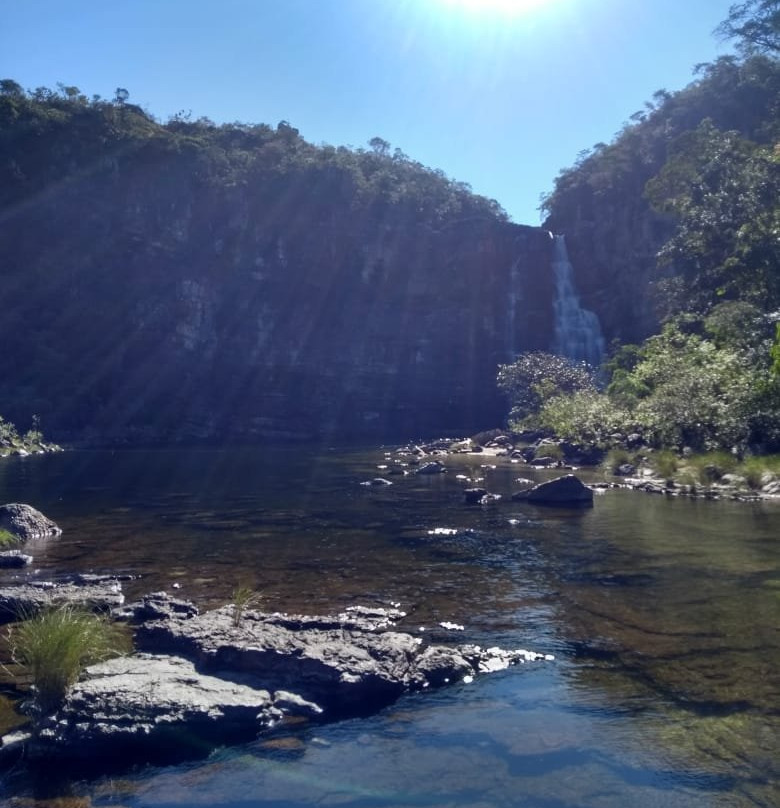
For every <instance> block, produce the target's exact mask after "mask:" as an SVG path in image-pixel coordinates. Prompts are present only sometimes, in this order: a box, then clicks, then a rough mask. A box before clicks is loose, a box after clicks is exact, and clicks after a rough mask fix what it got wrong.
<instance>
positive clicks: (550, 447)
mask: <svg viewBox="0 0 780 808" xmlns="http://www.w3.org/2000/svg"><path fill="white" fill-rule="evenodd" d="M534 457H552V458H553V459H554V460H563V449H561V447H560V446H559V445H558V444H557V443H541V444H539V446H537V448H536V451H535V452H534Z"/></svg>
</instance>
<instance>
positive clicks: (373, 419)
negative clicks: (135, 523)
mask: <svg viewBox="0 0 780 808" xmlns="http://www.w3.org/2000/svg"><path fill="white" fill-rule="evenodd" d="M9 99H10V100H9ZM3 100H4V101H5V102H6V106H8V105H9V104H10V105H11V108H12V111H13V112H14V114H15V115H16V117H15V118H12V119H11V122H10V123H9V121H8V119H6V120H5V122H3V121H2V113H3V108H2V104H0V123H4V126H5V130H2V129H0V135H2V137H1V138H0V163H2V165H3V170H4V171H5V175H7V176H5V175H4V176H5V179H6V180H7V184H6V186H5V188H4V189H3V190H2V192H0V216H2V219H0V221H2V229H3V238H2V239H0V262H1V263H2V267H3V272H2V275H1V276H0V294H1V295H2V299H3V303H4V317H3V318H2V320H1V321H0V342H2V345H3V353H4V360H5V368H4V372H3V374H2V378H1V379H0V400H2V401H3V407H4V410H3V414H4V415H6V416H7V417H9V418H11V419H12V420H13V419H14V418H15V419H17V420H18V421H20V422H21V421H26V420H28V419H29V416H30V413H37V414H38V415H40V417H41V420H42V422H43V424H44V426H45V428H46V430H47V432H48V433H50V434H52V435H54V436H56V437H58V438H61V439H69V438H78V439H85V438H87V439H88V438H90V437H93V438H95V439H99V440H106V441H124V440H166V441H168V440H190V439H194V438H205V439H208V438H215V439H216V438H222V439H224V438H239V439H251V438H261V437H262V438H268V437H277V438H305V439H311V438H328V437H340V438H344V437H360V436H371V437H380V436H393V435H409V434H424V433H429V432H431V431H439V430H452V431H459V430H464V431H468V430H476V429H479V428H483V427H489V426H493V425H495V424H496V423H498V422H499V421H500V420H501V419H502V417H503V415H504V404H503V402H502V401H501V399H500V398H499V396H498V393H497V392H496V390H495V374H496V368H497V365H498V364H499V363H502V362H506V361H509V360H510V359H511V357H512V355H513V353H516V352H519V351H521V350H533V349H547V348H549V346H550V342H551V327H552V326H551V320H552V314H551V311H552V308H551V298H552V279H551V275H550V255H551V243H550V239H549V236H548V234H547V233H546V232H545V231H543V230H541V229H539V228H531V227H524V226H519V225H514V224H511V223H509V222H508V221H507V220H506V217H505V216H503V214H501V212H500V209H498V208H497V206H496V209H495V210H494V209H493V208H492V207H491V203H489V201H487V200H481V198H478V197H474V196H473V195H471V194H469V193H468V192H467V191H465V190H464V189H463V188H462V187H461V186H458V185H457V184H456V183H452V182H450V181H449V180H446V178H442V177H441V176H439V175H437V174H436V172H430V171H428V170H427V169H423V168H422V167H420V166H418V165H417V164H412V163H411V162H410V161H408V160H406V159H405V158H390V157H387V156H383V155H375V154H370V153H363V152H357V153H356V152H350V151H349V150H333V149H332V148H331V147H327V148H321V147H314V146H311V145H310V144H306V143H305V141H303V140H302V139H301V138H300V137H299V136H298V135H297V133H296V132H295V130H293V129H292V128H291V127H289V126H287V125H284V126H283V125H282V124H280V125H279V127H278V128H277V130H276V131H274V130H271V129H270V128H269V127H256V128H255V129H252V130H248V129H247V128H241V127H237V126H235V127H214V126H213V125H203V126H200V127H198V126H195V127H194V129H193V128H192V127H190V128H189V129H188V128H187V127H184V129H183V131H179V130H180V129H182V126H183V125H180V126H179V127H178V129H177V128H176V127H175V126H174V125H173V124H169V125H168V126H161V125H159V124H156V123H155V122H154V121H152V120H150V119H149V118H148V117H147V116H145V115H143V113H141V111H140V110H137V109H135V108H130V107H129V105H128V106H127V107H125V108H121V109H118V108H115V107H111V106H110V105H107V104H102V105H101V104H92V105H90V104H87V103H84V104H82V105H81V107H79V106H78V104H77V103H76V102H75V101H73V99H66V100H63V99H59V98H53V99H52V98H49V99H43V100H38V101H35V100H34V99H33V100H31V99H25V98H24V97H23V96H21V95H19V94H18V93H17V94H16V95H8V94H7V95H6V96H5V97H4V98H0V101H3ZM53 108H56V109H55V110H54V111H56V112H57V113H58V115H59V116H60V117H57V116H55V115H54V114H53ZM6 112H7V110H6ZM25 116H27V117H25ZM42 116H43V117H42ZM62 116H66V117H67V120H66V121H65V122H64V123H63V122H62V121H61V120H60V118H61V117H62ZM28 119H29V120H28ZM20 121H26V123H25V124H24V126H22V124H21V123H20ZM193 126H194V125H193ZM36 127H37V128H36ZM79 127H80V128H79ZM196 135H197V137H196ZM228 137H229V138H231V141H230V143H226V142H225V141H226V139H227V138H228ZM242 138H243V141H247V143H244V144H243V145H241V143H243V141H241V139H242ZM239 141H241V142H239ZM237 143H238V145H236V144H237ZM247 144H248V145H247ZM328 148H330V151H328V150H327V149H328ZM12 168H13V171H12V170H11V169H12ZM383 172H384V174H383ZM393 172H395V173H393ZM384 175H387V177H390V178H395V179H393V182H397V183H398V185H397V186H396V185H391V184H390V179H387V181H385V180H384V179H381V176H384ZM378 176H379V177H380V179H377V177H378ZM423 181H424V182H423ZM361 183H362V184H361ZM415 183H417V184H416V185H415ZM385 186H387V187H385ZM399 188H400V189H401V190H399ZM414 188H416V189H417V190H413V189H414ZM366 189H368V190H366ZM410 189H412V190H410ZM445 192H446V193H445ZM430 200H433V201H432V202H430ZM429 202H430V204H429ZM434 202H435V205H434V204H433V203H434ZM492 204H495V203H492ZM426 206H427V207H426ZM429 208H430V209H429Z"/></svg>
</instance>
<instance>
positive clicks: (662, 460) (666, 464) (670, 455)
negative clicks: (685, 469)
mask: <svg viewBox="0 0 780 808" xmlns="http://www.w3.org/2000/svg"><path fill="white" fill-rule="evenodd" d="M650 465H651V466H652V467H653V469H654V470H655V472H656V473H657V474H658V475H659V476H661V477H663V478H664V480H671V479H672V478H673V477H674V475H675V472H676V471H677V469H678V467H679V460H678V458H677V455H676V454H675V453H674V452H670V451H669V450H664V451H661V452H656V453H655V454H653V455H651V461H650Z"/></svg>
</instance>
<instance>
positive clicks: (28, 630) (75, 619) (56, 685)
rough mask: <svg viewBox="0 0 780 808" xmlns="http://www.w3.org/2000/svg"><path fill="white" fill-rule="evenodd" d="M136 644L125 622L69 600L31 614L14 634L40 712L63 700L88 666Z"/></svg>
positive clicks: (16, 658) (12, 644)
mask: <svg viewBox="0 0 780 808" xmlns="http://www.w3.org/2000/svg"><path fill="white" fill-rule="evenodd" d="M131 647H132V643H131V640H130V635H129V633H128V632H127V631H125V630H124V627H123V626H121V625H119V624H117V623H115V622H113V621H111V620H110V619H109V618H108V617H107V616H105V615H99V614H93V613H91V612H87V611H84V610H82V609H79V608H77V607H75V606H72V605H69V604H66V605H64V606H58V607H55V608H51V609H47V610H43V611H41V612H39V613H37V614H34V615H32V616H30V617H28V618H27V619H26V620H23V621H22V622H21V623H18V624H16V625H15V626H13V627H12V629H11V634H10V648H11V654H12V658H13V661H14V663H15V664H16V665H18V666H20V668H21V670H22V671H23V674H24V676H25V677H26V678H27V679H28V680H29V682H30V684H31V686H32V694H33V700H34V704H35V708H36V711H37V712H38V713H39V714H41V715H45V714H46V713H48V712H50V711H51V710H53V709H55V708H56V707H58V706H59V705H60V704H61V703H62V701H63V699H64V698H65V695H66V694H67V692H68V689H69V688H70V687H72V686H73V684H75V682H76V680H77V679H78V677H79V675H80V673H81V671H82V670H83V669H84V668H85V667H86V666H87V665H91V664H94V663H95V662H100V661H102V660H105V659H109V658H111V657H114V656H119V655H121V654H123V653H127V652H129V651H130V650H131Z"/></svg>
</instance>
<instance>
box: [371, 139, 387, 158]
mask: <svg viewBox="0 0 780 808" xmlns="http://www.w3.org/2000/svg"><path fill="white" fill-rule="evenodd" d="M368 145H369V146H371V148H372V149H373V150H374V153H375V154H378V155H380V156H381V157H385V156H386V155H387V154H389V152H390V144H389V143H388V141H386V140H384V138H381V137H372V138H371V140H369V141H368Z"/></svg>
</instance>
